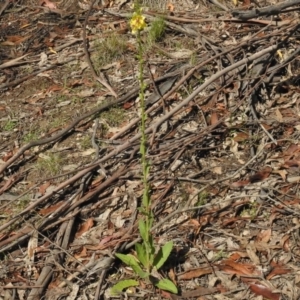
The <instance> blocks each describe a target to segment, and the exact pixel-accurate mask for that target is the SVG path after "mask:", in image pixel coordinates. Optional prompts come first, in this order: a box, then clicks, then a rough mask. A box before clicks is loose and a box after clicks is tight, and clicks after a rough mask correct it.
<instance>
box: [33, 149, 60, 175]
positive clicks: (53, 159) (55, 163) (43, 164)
mask: <svg viewBox="0 0 300 300" xmlns="http://www.w3.org/2000/svg"><path fill="white" fill-rule="evenodd" d="M62 161H63V160H62V158H61V157H60V156H59V155H58V154H53V153H50V154H49V155H44V156H43V157H42V158H39V159H38V161H37V163H36V166H35V167H36V169H37V171H38V172H39V173H40V174H43V175H45V176H54V175H58V174H59V173H60V172H61V166H62Z"/></svg>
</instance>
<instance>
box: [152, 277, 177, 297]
mask: <svg viewBox="0 0 300 300" xmlns="http://www.w3.org/2000/svg"><path fill="white" fill-rule="evenodd" d="M155 286H157V287H158V288H159V289H161V290H164V291H168V292H171V293H173V294H178V290H177V287H176V285H175V284H174V283H173V282H172V281H171V280H169V279H166V278H164V279H162V280H160V281H159V282H158V283H156V284H155Z"/></svg>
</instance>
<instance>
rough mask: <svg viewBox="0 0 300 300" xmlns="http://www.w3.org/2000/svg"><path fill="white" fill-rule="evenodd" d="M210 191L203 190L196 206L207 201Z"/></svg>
mask: <svg viewBox="0 0 300 300" xmlns="http://www.w3.org/2000/svg"><path fill="white" fill-rule="evenodd" d="M207 198H208V193H207V192H206V191H202V192H200V193H199V194H198V201H197V203H196V205H195V206H202V205H205V204H206V203H207Z"/></svg>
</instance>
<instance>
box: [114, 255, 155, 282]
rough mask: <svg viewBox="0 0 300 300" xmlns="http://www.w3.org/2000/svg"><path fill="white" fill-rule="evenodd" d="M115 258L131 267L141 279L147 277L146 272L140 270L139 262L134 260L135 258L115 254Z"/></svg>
mask: <svg viewBox="0 0 300 300" xmlns="http://www.w3.org/2000/svg"><path fill="white" fill-rule="evenodd" d="M115 255H116V257H117V258H119V259H120V260H121V261H122V262H123V263H125V264H126V265H127V266H129V267H131V268H132V270H133V271H134V272H135V273H136V274H137V275H139V276H140V277H141V278H146V277H148V276H149V274H148V273H147V272H144V271H143V270H142V268H141V267H140V265H139V262H138V261H137V260H136V258H135V257H134V256H133V255H131V254H121V253H116V254H115Z"/></svg>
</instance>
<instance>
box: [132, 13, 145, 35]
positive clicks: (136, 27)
mask: <svg viewBox="0 0 300 300" xmlns="http://www.w3.org/2000/svg"><path fill="white" fill-rule="evenodd" d="M130 27H131V30H132V33H133V34H136V33H137V32H138V31H141V30H143V29H144V28H145V27H146V22H145V17H144V16H143V15H141V14H140V13H134V14H133V16H132V18H131V20H130Z"/></svg>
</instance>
